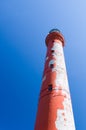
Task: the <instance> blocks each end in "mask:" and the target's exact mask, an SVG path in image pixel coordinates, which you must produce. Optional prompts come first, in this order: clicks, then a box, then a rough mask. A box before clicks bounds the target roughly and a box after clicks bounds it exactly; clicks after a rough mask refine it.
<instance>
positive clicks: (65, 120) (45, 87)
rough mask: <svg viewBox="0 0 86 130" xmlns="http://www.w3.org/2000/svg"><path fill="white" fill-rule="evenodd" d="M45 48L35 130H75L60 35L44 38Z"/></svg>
mask: <svg viewBox="0 0 86 130" xmlns="http://www.w3.org/2000/svg"><path fill="white" fill-rule="evenodd" d="M46 44H47V47H48V48H47V54H46V61H45V67H44V73H43V79H42V87H41V91H40V98H39V104H38V112H37V119H36V125H35V130H75V126H74V119H73V112H72V105H71V98H70V91H69V85H68V80H67V73H66V67H65V60H64V53H63V47H62V46H64V39H63V36H62V34H61V33H57V32H52V33H50V34H48V36H47V38H46Z"/></svg>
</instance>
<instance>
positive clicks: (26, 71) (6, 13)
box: [0, 0, 86, 130]
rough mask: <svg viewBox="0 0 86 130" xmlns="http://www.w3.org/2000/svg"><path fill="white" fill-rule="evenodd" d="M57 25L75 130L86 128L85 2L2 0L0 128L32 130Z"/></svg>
mask: <svg viewBox="0 0 86 130" xmlns="http://www.w3.org/2000/svg"><path fill="white" fill-rule="evenodd" d="M55 27H56V28H59V29H60V30H61V31H62V33H63V35H64V36H65V39H66V46H65V48H64V53H65V59H66V66H67V72H68V77H69V84H70V91H71V97H72V103H73V111H74V117H75V123H76V129H77V130H86V1H85V0H71V1H70V0H31V1H30V0H0V130H34V123H35V117H36V111H37V103H38V95H39V91H40V86H41V77H42V72H43V66H44V58H45V54H46V46H45V37H46V35H47V33H48V31H49V30H50V29H52V28H55Z"/></svg>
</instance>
